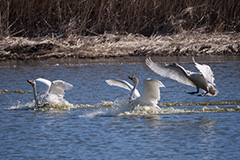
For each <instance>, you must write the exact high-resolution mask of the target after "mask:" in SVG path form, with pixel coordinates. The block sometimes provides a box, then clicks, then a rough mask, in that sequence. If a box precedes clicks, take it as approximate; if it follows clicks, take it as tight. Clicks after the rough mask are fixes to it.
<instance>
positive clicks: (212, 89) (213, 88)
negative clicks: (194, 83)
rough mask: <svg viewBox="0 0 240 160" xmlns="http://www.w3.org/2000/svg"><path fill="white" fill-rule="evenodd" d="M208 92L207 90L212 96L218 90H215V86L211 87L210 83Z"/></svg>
mask: <svg viewBox="0 0 240 160" xmlns="http://www.w3.org/2000/svg"><path fill="white" fill-rule="evenodd" d="M208 92H209V93H210V94H211V95H212V96H216V95H217V94H218V90H217V89H216V88H215V87H213V86H212V85H211V86H209V88H208Z"/></svg>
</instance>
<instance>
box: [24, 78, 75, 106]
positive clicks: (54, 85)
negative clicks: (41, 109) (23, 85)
mask: <svg viewBox="0 0 240 160" xmlns="http://www.w3.org/2000/svg"><path fill="white" fill-rule="evenodd" d="M27 82H28V83H30V84H31V85H32V87H33V94H34V99H35V105H36V106H37V107H38V106H39V100H38V96H37V84H36V83H38V84H40V83H41V84H42V85H44V86H43V88H44V89H43V95H41V98H43V99H44V100H46V101H50V102H53V101H54V102H57V101H58V100H60V99H62V98H63V97H64V94H65V93H64V90H70V89H72V87H73V85H71V84H70V83H67V82H64V81H62V80H55V81H53V82H51V81H49V80H47V79H44V78H37V79H36V80H27Z"/></svg>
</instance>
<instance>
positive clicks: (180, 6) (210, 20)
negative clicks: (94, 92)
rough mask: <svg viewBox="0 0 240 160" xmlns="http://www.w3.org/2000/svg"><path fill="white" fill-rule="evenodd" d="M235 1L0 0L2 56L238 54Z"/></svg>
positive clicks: (239, 7) (239, 8) (239, 20)
mask: <svg viewBox="0 0 240 160" xmlns="http://www.w3.org/2000/svg"><path fill="white" fill-rule="evenodd" d="M239 31H240V1H239V0H219V1H215V0H202V1H199V0H169V1H164V0H149V1H147V0H122V1H115V0H72V1H68V0H61V1H60V0H42V1H36V0H32V1H28V0H14V1H10V0H2V1H1V3H0V60H8V59H21V60H25V59H47V58H64V57H73V58H96V57H118V56H139V55H141V56H145V55H161V56H184V55H185V56H188V55H212V54H215V55H216V54H217V55H218V54H220V55H239V52H240V49H239V48H240V47H239V46H240V44H239V43H240V42H239V41H240V36H239Z"/></svg>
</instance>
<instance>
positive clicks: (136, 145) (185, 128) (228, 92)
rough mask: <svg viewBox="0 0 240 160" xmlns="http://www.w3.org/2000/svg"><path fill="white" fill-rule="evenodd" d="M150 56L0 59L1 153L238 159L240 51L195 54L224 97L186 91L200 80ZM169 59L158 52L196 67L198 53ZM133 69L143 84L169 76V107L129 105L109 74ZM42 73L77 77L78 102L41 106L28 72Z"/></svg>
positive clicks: (165, 98)
mask: <svg viewBox="0 0 240 160" xmlns="http://www.w3.org/2000/svg"><path fill="white" fill-rule="evenodd" d="M144 59H145V58H144V57H142V58H136V59H134V60H133V61H130V60H129V59H127V60H126V59H124V58H122V59H120V60H118V61H117V60H116V59H115V60H114V61H110V60H103V61H102V62H101V64H99V63H98V62H96V61H95V62H94V60H93V61H92V62H91V63H89V62H86V61H84V60H79V61H78V60H74V61H62V62H61V61H58V60H55V61H51V63H47V62H46V64H45V62H40V63H31V62H29V63H28V64H27V65H24V63H22V64H16V63H15V65H16V66H11V65H12V64H8V65H6V63H7V62H6V63H5V67H0V74H1V83H0V106H1V107H0V114H1V117H0V124H1V131H0V133H1V134H0V151H1V152H0V158H1V159H96V158H97V159H237V158H238V157H239V156H240V154H239V144H240V136H239V135H240V128H239V124H240V118H239V117H240V116H239V111H240V107H239V106H240V105H239V104H240V99H239V97H240V93H239V90H240V85H239V83H240V82H239V79H240V74H239V68H240V63H239V58H238V57H237V58H236V57H235V58H232V59H229V57H225V58H222V59H220V58H215V59H214V58H210V59H207V60H206V59H203V58H198V57H196V58H195V59H196V61H198V62H200V63H202V62H204V63H207V64H209V65H210V66H211V68H212V70H213V72H214V74H215V83H216V84H217V88H218V90H219V94H218V95H217V96H216V97H210V96H205V97H197V96H193V95H189V94H186V93H185V92H184V91H192V90H195V88H192V87H188V86H185V85H182V84H179V83H177V82H174V81H171V80H169V79H165V78H163V77H160V76H158V75H156V74H155V73H153V72H152V71H151V70H150V69H149V68H148V67H147V66H146V65H145V64H144V63H143V62H144ZM163 59H164V58H160V57H153V58H152V60H153V61H155V62H159V63H162V62H171V61H173V60H177V61H179V63H181V64H182V65H183V66H184V67H186V68H188V69H189V70H192V71H194V70H195V67H194V65H193V64H192V62H191V58H184V57H183V58H181V57H178V58H173V59H171V58H168V59H165V60H163ZM125 60H126V61H125ZM226 60H229V61H226ZM104 61H105V62H104ZM129 62H131V63H129ZM1 66H4V65H1ZM132 73H134V74H135V75H136V76H137V77H138V78H139V79H140V84H139V87H138V89H139V91H140V92H141V91H142V86H143V85H142V84H141V83H142V80H143V79H145V78H147V77H150V78H155V79H158V80H160V81H162V83H163V84H164V85H165V86H166V88H161V100H160V101H159V104H158V105H159V106H160V108H161V109H156V108H151V107H150V106H134V108H131V110H129V106H128V105H129V104H128V103H129V102H128V95H129V92H128V91H126V90H124V89H121V88H118V87H110V86H108V85H107V84H106V83H105V79H109V78H119V79H124V80H127V81H128V78H127V77H128V76H129V75H132ZM38 77H43V78H47V79H49V80H56V79H62V80H64V81H67V82H69V83H71V84H73V86H74V87H73V89H72V90H70V91H68V92H66V93H65V99H66V100H67V101H68V102H69V103H70V104H69V105H63V106H60V105H53V106H51V105H50V106H49V105H46V106H44V107H42V108H41V107H40V108H36V107H35V106H34V100H33V92H32V87H31V86H30V85H29V84H28V83H27V82H26V79H36V78H38ZM129 82H130V81H129Z"/></svg>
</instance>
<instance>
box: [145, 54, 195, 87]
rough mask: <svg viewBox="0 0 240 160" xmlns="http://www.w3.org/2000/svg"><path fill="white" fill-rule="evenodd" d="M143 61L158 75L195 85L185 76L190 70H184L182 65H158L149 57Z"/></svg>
mask: <svg viewBox="0 0 240 160" xmlns="http://www.w3.org/2000/svg"><path fill="white" fill-rule="evenodd" d="M145 62H146V65H147V66H148V67H149V68H150V69H151V70H152V71H154V72H155V73H157V74H159V75H160V76H163V77H167V78H170V79H172V80H175V81H177V82H179V83H183V84H185V85H189V86H192V87H195V84H194V83H193V82H192V81H191V80H190V79H189V78H188V77H187V76H188V75H190V74H192V72H191V71H188V70H185V69H184V68H183V67H182V66H180V65H177V66H175V65H166V66H159V65H157V64H156V63H154V62H153V61H152V60H151V59H150V58H147V59H146V61H145Z"/></svg>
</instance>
